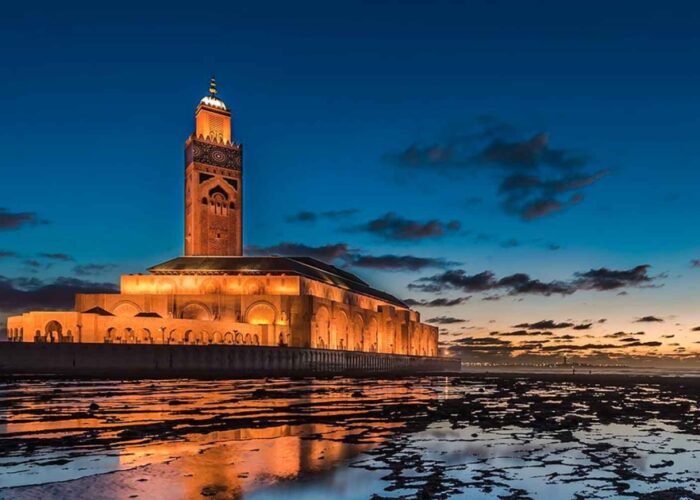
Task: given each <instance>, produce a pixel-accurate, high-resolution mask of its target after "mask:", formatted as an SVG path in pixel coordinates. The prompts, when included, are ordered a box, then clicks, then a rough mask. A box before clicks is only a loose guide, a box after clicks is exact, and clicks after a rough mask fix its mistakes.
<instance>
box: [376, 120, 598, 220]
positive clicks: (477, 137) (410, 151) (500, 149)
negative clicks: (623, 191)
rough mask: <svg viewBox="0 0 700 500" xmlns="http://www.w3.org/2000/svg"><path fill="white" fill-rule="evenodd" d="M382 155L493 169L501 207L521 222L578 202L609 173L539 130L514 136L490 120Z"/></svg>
mask: <svg viewBox="0 0 700 500" xmlns="http://www.w3.org/2000/svg"><path fill="white" fill-rule="evenodd" d="M384 159H385V161H388V162H389V163H391V164H393V165H397V166H399V167H403V168H414V169H423V170H427V171H435V172H439V173H445V172H448V171H450V172H455V171H480V170H487V171H490V172H495V173H496V174H497V176H498V178H499V179H500V183H499V188H498V191H497V192H498V195H499V196H500V197H501V202H502V207H503V209H504V210H505V212H506V213H509V214H513V215H515V216H518V217H520V218H521V219H523V220H526V221H529V220H533V219H538V218H541V217H545V216H548V215H551V214H554V213H556V212H560V211H562V210H564V209H566V208H568V207H571V206H573V205H576V204H578V203H580V202H581V201H583V196H582V194H581V193H580V191H581V190H583V189H584V188H587V187H588V186H591V185H593V184H595V183H596V182H598V181H599V180H600V179H602V178H603V177H605V176H606V175H608V173H609V172H608V171H607V170H604V169H603V170H601V169H599V170H597V171H593V172H591V171H588V168H587V167H588V165H589V163H590V160H589V158H588V157H587V156H585V155H582V154H580V153H577V152H574V151H572V150H567V149H561V148H554V147H552V146H551V145H550V139H549V134H547V133H545V132H540V133H537V134H534V135H532V136H530V137H529V138H526V139H522V138H518V137H515V136H513V127H511V126H509V125H507V124H503V123H500V122H498V121H497V120H494V119H489V120H488V121H484V120H481V121H480V123H479V125H478V128H477V130H476V131H475V132H471V133H463V132H455V131H453V132H452V133H450V134H449V135H448V137H446V138H445V139H444V140H443V141H439V142H434V143H432V144H427V145H424V144H420V143H417V142H415V143H413V144H411V145H410V146H408V147H406V148H405V149H404V150H402V151H399V152H398V153H396V152H395V153H389V154H387V155H385V156H384Z"/></svg>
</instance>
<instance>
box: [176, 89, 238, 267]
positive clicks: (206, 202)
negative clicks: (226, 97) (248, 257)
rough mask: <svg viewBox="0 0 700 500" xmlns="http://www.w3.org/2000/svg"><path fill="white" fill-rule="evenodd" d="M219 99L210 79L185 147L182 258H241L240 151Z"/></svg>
mask: <svg viewBox="0 0 700 500" xmlns="http://www.w3.org/2000/svg"><path fill="white" fill-rule="evenodd" d="M217 94H218V91H217V89H216V79H215V78H214V77H212V79H211V84H210V86H209V95H207V96H205V97H203V98H202V100H201V101H200V102H199V105H198V106H197V110H196V111H195V131H194V134H192V135H191V136H190V137H189V138H188V139H187V142H185V255H208V256H214V255H242V254H243V227H242V222H243V217H242V209H243V183H242V180H243V179H242V174H243V150H242V147H241V145H240V144H235V143H234V142H233V138H232V137H231V112H230V111H229V109H228V108H227V107H226V104H224V101H222V100H221V99H219V97H218V96H217Z"/></svg>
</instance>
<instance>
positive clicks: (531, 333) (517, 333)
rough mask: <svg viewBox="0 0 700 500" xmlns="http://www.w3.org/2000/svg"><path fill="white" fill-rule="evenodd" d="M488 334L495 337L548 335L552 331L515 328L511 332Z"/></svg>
mask: <svg viewBox="0 0 700 500" xmlns="http://www.w3.org/2000/svg"><path fill="white" fill-rule="evenodd" d="M489 335H493V336H497V337H531V336H534V337H549V336H551V335H552V332H547V331H528V330H515V331H512V332H491V333H490V334H489Z"/></svg>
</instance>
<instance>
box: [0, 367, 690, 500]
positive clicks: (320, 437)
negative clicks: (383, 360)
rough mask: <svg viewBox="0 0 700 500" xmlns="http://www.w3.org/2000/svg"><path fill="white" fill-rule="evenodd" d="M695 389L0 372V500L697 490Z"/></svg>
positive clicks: (682, 385) (617, 383) (557, 382)
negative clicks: (94, 377) (60, 377)
mask: <svg viewBox="0 0 700 500" xmlns="http://www.w3.org/2000/svg"><path fill="white" fill-rule="evenodd" d="M699 398H700V383H698V381H697V380H695V379H686V380H683V381H679V380H662V379H653V380H648V381H646V382H645V383H636V382H635V381H634V379H631V378H628V377H617V378H615V377H612V378H611V379H608V380H605V381H600V380H597V379H593V378H591V379H590V380H580V381H577V382H570V381H566V380H564V379H557V378H556V377H549V379H547V378H546V377H545V379H542V380H537V379H530V378H528V377H525V376H517V377H495V376H488V375H470V376H465V377H463V378H460V377H450V378H448V377H432V378H430V377H421V378H418V377H416V378H410V379H398V380H358V379H343V378H334V379H296V380H292V379H274V380H237V381H202V380H166V381H163V380H158V381H155V380H154V381H142V382H133V381H129V382H122V381H84V380H83V381H43V380H8V381H5V382H2V383H0V498H13V499H21V498H91V499H96V498H169V499H170V498H172V499H177V498H183V499H185V498H205V497H206V498H237V497H241V496H245V497H246V498H286V499H289V498H302V497H303V498H319V499H325V498H331V497H333V498H369V497H371V496H373V495H376V496H378V497H411V498H412V497H415V496H417V495H418V496H423V497H426V498H447V497H452V496H468V497H469V498H494V497H499V496H500V497H509V498H535V497H538V498H544V497H546V498H576V497H579V498H598V497H599V498H610V497H616V496H621V495H629V496H630V497H637V498H644V497H646V496H649V495H651V494H656V495H667V496H666V497H667V498H678V497H683V496H686V497H688V498H694V496H693V495H700V488H698V486H696V484H695V478H696V477H698V475H700V462H699V461H698V460H697V458H698V456H700V439H698V430H699V426H698V424H699V423H700V411H699V410H698V399H699ZM649 498H652V496H649ZM653 498H656V497H653ZM659 498H660V496H659ZM698 498H700V497H698Z"/></svg>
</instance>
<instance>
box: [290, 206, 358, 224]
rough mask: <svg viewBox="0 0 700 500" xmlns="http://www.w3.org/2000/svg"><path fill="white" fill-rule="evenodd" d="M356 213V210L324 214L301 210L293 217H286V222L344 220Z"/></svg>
mask: <svg viewBox="0 0 700 500" xmlns="http://www.w3.org/2000/svg"><path fill="white" fill-rule="evenodd" d="M357 212H359V210H358V209H356V208H348V209H344V210H327V211H324V212H310V211H306V210H302V211H301V212H298V213H296V214H294V215H290V216H289V217H287V222H291V223H295V222H307V223H312V222H316V221H317V220H318V219H321V218H324V219H332V220H337V219H344V218H347V217H352V216H353V215H355V214H356V213H357Z"/></svg>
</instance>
